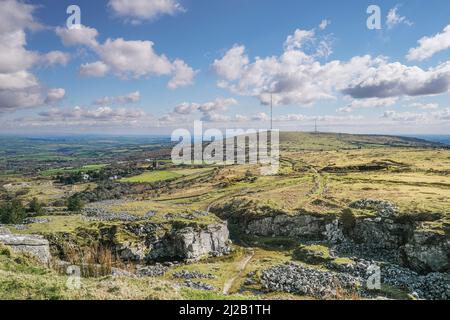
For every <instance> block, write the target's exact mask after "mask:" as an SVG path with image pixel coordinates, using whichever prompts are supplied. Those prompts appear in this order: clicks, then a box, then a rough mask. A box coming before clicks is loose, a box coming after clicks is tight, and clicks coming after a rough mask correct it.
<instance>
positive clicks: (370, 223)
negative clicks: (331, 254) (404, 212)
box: [351, 218, 413, 249]
mask: <svg viewBox="0 0 450 320" xmlns="http://www.w3.org/2000/svg"><path fill="white" fill-rule="evenodd" d="M412 231H413V226H412V225H408V224H401V223H395V222H394V221H393V220H389V219H381V218H374V219H372V218H367V219H357V220H356V225H355V228H354V230H353V232H352V233H351V238H352V240H354V241H355V242H357V243H365V244H367V245H368V246H370V247H373V248H380V249H395V248H399V247H400V246H402V245H404V244H405V243H406V242H407V241H408V238H409V237H410V235H411V234H412Z"/></svg>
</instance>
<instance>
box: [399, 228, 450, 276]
mask: <svg viewBox="0 0 450 320" xmlns="http://www.w3.org/2000/svg"><path fill="white" fill-rule="evenodd" d="M403 251H404V255H405V259H406V261H405V262H406V264H407V265H409V266H411V267H412V268H413V269H414V270H418V271H420V272H428V271H435V272H436V271H439V272H449V271H450V237H449V236H448V235H444V234H437V233H435V232H431V231H423V230H416V231H415V232H414V235H413V237H412V240H411V241H410V242H408V244H406V245H405V246H404V248H403Z"/></svg>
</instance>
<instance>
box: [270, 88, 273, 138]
mask: <svg viewBox="0 0 450 320" xmlns="http://www.w3.org/2000/svg"><path fill="white" fill-rule="evenodd" d="M272 129H273V96H272V93H271V94H270V131H272Z"/></svg>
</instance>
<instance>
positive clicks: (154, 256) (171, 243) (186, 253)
mask: <svg viewBox="0 0 450 320" xmlns="http://www.w3.org/2000/svg"><path fill="white" fill-rule="evenodd" d="M166 227H167V226H166ZM126 228H127V229H126V230H127V232H128V233H130V234H132V235H133V237H134V239H133V240H132V241H121V242H118V243H115V244H114V250H115V252H116V253H117V254H118V255H119V257H120V258H121V259H123V260H128V261H139V262H149V263H153V262H155V261H181V260H185V261H195V260H198V259H200V258H202V257H207V256H221V255H224V254H227V253H229V252H230V240H229V231H228V226H227V224H226V223H217V224H211V225H207V226H196V227H181V228H179V229H177V228H174V229H173V230H170V228H165V227H164V226H163V225H159V224H154V223H142V224H136V225H127V226H126Z"/></svg>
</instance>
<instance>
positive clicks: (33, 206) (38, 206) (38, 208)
mask: <svg viewBox="0 0 450 320" xmlns="http://www.w3.org/2000/svg"><path fill="white" fill-rule="evenodd" d="M28 212H33V213H36V214H38V215H41V214H44V213H45V210H44V208H43V205H42V203H41V202H39V200H38V199H37V198H33V200H31V201H30V203H29V204H28Z"/></svg>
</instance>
